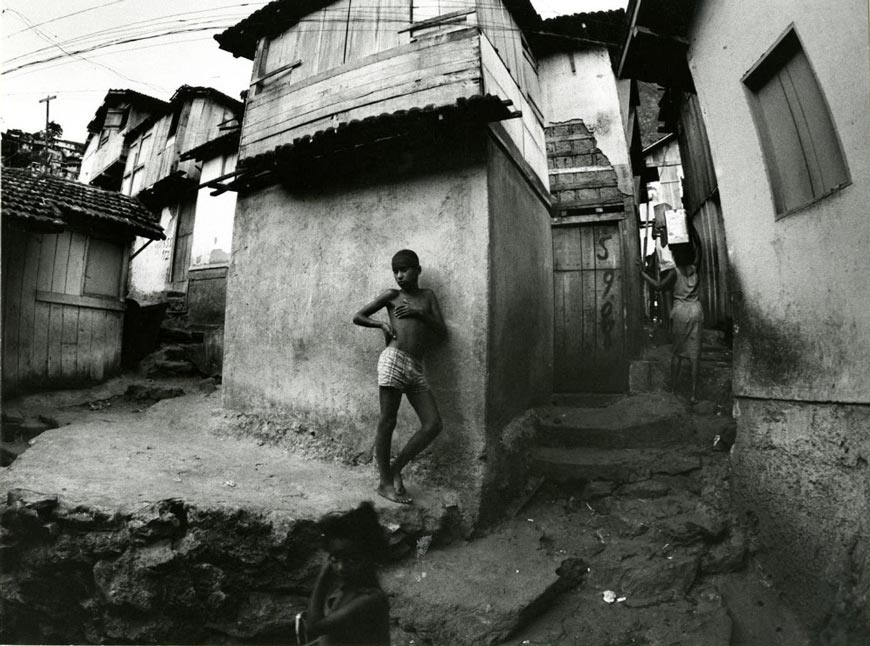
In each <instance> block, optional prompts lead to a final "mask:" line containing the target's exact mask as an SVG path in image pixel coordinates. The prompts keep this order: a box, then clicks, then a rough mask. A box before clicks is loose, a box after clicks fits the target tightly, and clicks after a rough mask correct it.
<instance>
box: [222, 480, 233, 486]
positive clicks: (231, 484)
mask: <svg viewBox="0 0 870 646" xmlns="http://www.w3.org/2000/svg"><path fill="white" fill-rule="evenodd" d="M224 486H225V487H235V486H236V483H235V482H233V481H232V480H224Z"/></svg>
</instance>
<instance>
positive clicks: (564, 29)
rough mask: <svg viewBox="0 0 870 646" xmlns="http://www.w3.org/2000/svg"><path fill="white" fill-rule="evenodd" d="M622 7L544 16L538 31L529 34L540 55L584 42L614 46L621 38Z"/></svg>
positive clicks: (573, 46)
mask: <svg viewBox="0 0 870 646" xmlns="http://www.w3.org/2000/svg"><path fill="white" fill-rule="evenodd" d="M625 33H626V22H625V11H623V10H622V9H614V10H612V11H589V12H586V13H575V14H572V15H569V16H558V17H556V18H549V19H547V20H544V21H543V23H542V25H541V29H540V33H537V34H534V35H532V36H531V37H530V38H529V41H530V43H531V45H532V48H533V49H534V50H535V53H537V54H539V55H541V54H546V53H552V52H557V51H567V50H571V49H577V48H579V47H582V46H584V44H587V45H589V44H591V45H605V46H608V47H618V46H620V45H622V41H623V40H624V39H625Z"/></svg>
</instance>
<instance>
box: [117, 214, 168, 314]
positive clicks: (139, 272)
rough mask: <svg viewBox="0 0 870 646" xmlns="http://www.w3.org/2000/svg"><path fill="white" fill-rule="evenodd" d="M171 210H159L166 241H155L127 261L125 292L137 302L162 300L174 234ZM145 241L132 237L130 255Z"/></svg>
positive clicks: (145, 241) (145, 240)
mask: <svg viewBox="0 0 870 646" xmlns="http://www.w3.org/2000/svg"><path fill="white" fill-rule="evenodd" d="M175 211H176V209H175V207H172V208H170V207H168V206H165V207H163V209H161V211H160V226H162V227H163V231H164V233H165V234H166V238H167V239H166V240H155V241H154V242H152V243H151V244H149V245H148V246H147V247H145V249H144V250H143V251H142V252H141V253H139V254H138V255H137V256H136V257H135V258H133V260H131V261H130V277H129V282H128V287H127V290H128V293H129V295H130V297H131V298H134V299H135V300H137V301H139V302H140V303H150V302H155V301H158V300H161V299H162V295H163V291H164V290H165V289H166V276H167V271H168V270H169V263H170V262H171V261H172V255H171V254H172V246H171V241H172V236H173V235H174V233H175V224H176V218H175V215H174V213H175ZM147 242H148V240H147V239H146V238H136V241H135V242H134V243H133V252H134V253H135V252H136V251H138V250H139V249H140V248H142V247H143V246H144V245H145V243H147Z"/></svg>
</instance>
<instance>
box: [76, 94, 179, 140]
mask: <svg viewBox="0 0 870 646" xmlns="http://www.w3.org/2000/svg"><path fill="white" fill-rule="evenodd" d="M119 101H129V102H131V103H133V104H134V105H140V106H144V107H145V109H146V110H160V109H162V108H164V107H165V106H167V105H169V104H168V103H167V102H166V101H163V100H162V99H156V98H154V97H153V96H148V95H147V94H142V93H141V92H137V91H136V90H109V91H108V92H106V96H105V98H104V99H103V102H102V104H100V107H99V108H97V111H96V112H95V113H94V118H93V119H91V121H90V123H88V132H90V133H92V134H93V133H97V132H99V131H100V130H102V128H103V121H104V120H105V118H106V112H108V110H109V106H110V105H112V104H115V103H117V102H119Z"/></svg>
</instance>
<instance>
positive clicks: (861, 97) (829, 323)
mask: <svg viewBox="0 0 870 646" xmlns="http://www.w3.org/2000/svg"><path fill="white" fill-rule="evenodd" d="M867 7H868V5H867V3H866V2H864V1H863V0H849V1H848V2H841V3H833V4H831V3H801V4H800V5H799V6H796V5H795V3H793V2H790V1H789V0H771V1H770V2H762V3H758V2H737V3H723V2H703V3H699V9H698V12H697V14H696V16H695V18H694V21H693V27H692V42H693V44H692V46H690V48H689V65H690V68H691V70H692V75H693V77H694V79H695V85H696V87H697V90H698V97H699V100H700V104H701V107H702V110H703V112H704V120H705V123H706V125H707V131H708V134H709V138H710V146H711V149H712V152H713V159H714V163H715V166H716V172H717V175H718V178H719V188H720V192H721V199H722V210H723V213H724V220H725V229H726V236H727V240H728V246H729V254H730V257H731V261H732V263H733V267H734V270H735V275H736V285H735V287H736V288H737V289H738V290H739V291H740V292H741V293H742V299H741V301H742V302H738V303H737V304H736V305H737V306H738V309H742V312H739V313H738V314H737V321H738V324H739V330H738V333H737V334H736V337H735V340H736V347H735V366H734V368H735V382H734V384H735V391H736V392H737V393H738V394H744V395H753V396H771V397H781V398H783V399H804V400H817V401H825V400H833V401H842V402H864V403H867V402H870V370H868V369H867V361H868V357H870V328H868V325H867V316H868V303H870V282H868V281H867V280H866V269H867V249H868V248H870V221H868V219H867V198H868V195H867V187H868V186H870V148H868V147H867V141H870V120H868V119H867V114H868V113H870V78H868V77H870V67H868V65H867V60H868V38H867V17H868V16H867ZM791 23H794V26H795V28H796V30H797V33H798V36H799V37H800V39H801V41H802V43H803V47H804V51H805V53H806V55H807V57H808V59H809V61H810V64H811V65H812V66H813V68H814V70H815V73H816V76H817V78H818V81H819V84H820V86H821V88H822V91H823V92H824V94H825V96H826V98H827V101H828V104H829V106H830V109H831V114H832V117H833V121H834V124H835V126H836V128H837V131H838V134H839V138H840V141H841V143H842V146H843V151H844V153H845V157H846V163H847V165H848V168H849V172H850V174H851V178H852V184H851V185H850V186H848V187H846V188H844V189H842V190H840V191H839V192H837V193H835V194H833V195H831V196H829V197H827V198H824V199H822V200H820V201H819V202H817V203H815V204H812V205H810V206H808V207H806V208H804V209H803V210H801V211H798V212H796V213H794V214H792V215H790V216H788V217H786V218H784V219H781V220H779V221H776V220H775V217H774V207H773V198H772V194H771V189H770V184H769V182H768V177H767V173H766V172H765V165H764V161H763V158H762V153H761V146H760V143H759V139H758V135H757V131H756V128H755V124H754V123H753V120H752V117H751V114H750V106H749V102H748V101H747V96H746V94H745V92H744V88H743V84H742V83H741V81H740V79H741V77H742V76H743V75H744V74H745V73H746V71H748V70H749V69H750V67H752V65H753V64H755V63H756V61H758V60H759V59H760V58H761V57H762V56H763V54H764V53H765V51H766V50H767V49H768V48H769V47H770V46H772V45H773V44H774V42H775V41H776V40H777V39H778V38H779V36H780V35H781V34H782V33H784V32H785V30H786V29H787V28H788V26H789V25H790V24H791ZM844 72H846V73H844Z"/></svg>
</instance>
